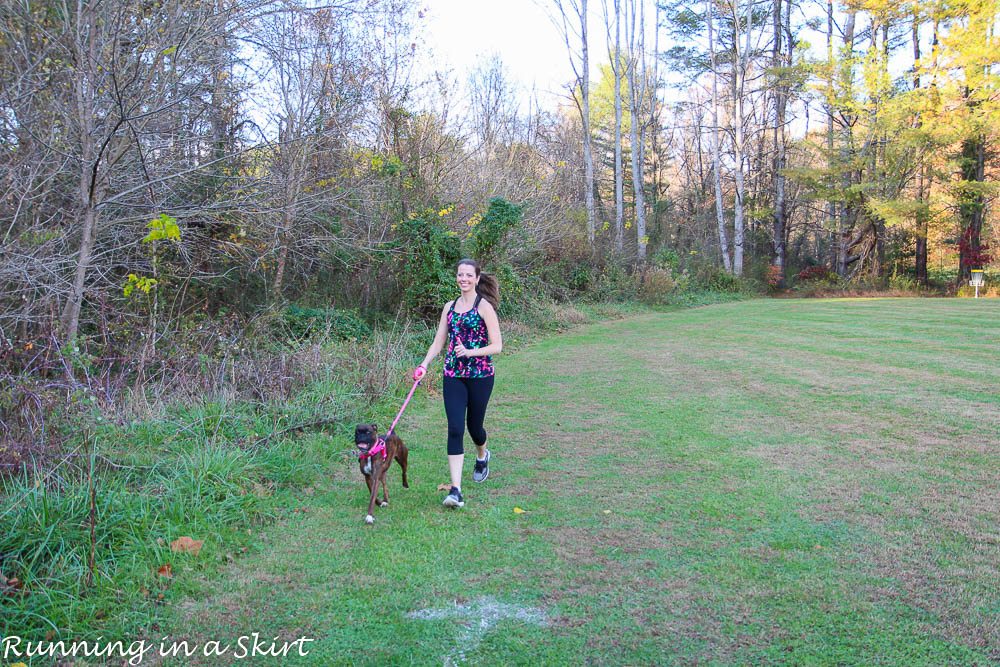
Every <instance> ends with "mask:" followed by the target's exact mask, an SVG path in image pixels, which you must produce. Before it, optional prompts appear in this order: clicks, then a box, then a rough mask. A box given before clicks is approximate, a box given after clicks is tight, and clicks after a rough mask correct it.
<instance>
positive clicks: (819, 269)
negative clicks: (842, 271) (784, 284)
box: [795, 264, 838, 283]
mask: <svg viewBox="0 0 1000 667" xmlns="http://www.w3.org/2000/svg"><path fill="white" fill-rule="evenodd" d="M837 278H838V276H837V274H836V273H834V272H833V271H831V270H830V269H829V268H827V267H825V266H823V265H822V264H817V265H816V266H810V267H807V268H805V269H802V270H801V271H799V272H798V274H797V275H796V276H795V280H796V282H800V283H804V282H809V281H811V280H833V281H836V280H837Z"/></svg>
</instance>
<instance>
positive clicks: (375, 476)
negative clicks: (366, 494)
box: [365, 461, 382, 524]
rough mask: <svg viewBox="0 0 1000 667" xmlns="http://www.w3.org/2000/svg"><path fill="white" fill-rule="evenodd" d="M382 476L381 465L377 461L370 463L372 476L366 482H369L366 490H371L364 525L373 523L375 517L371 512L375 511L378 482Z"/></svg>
mask: <svg viewBox="0 0 1000 667" xmlns="http://www.w3.org/2000/svg"><path fill="white" fill-rule="evenodd" d="M381 476H382V463H381V462H379V461H372V475H371V479H370V480H368V479H367V478H366V481H368V482H369V484H368V488H369V489H371V493H372V495H371V498H370V499H369V500H368V514H367V515H366V516H365V523H367V524H372V523H375V516H374V515H373V514H372V512H373V511H374V510H375V496H377V495H378V480H379V478H380V477H381Z"/></svg>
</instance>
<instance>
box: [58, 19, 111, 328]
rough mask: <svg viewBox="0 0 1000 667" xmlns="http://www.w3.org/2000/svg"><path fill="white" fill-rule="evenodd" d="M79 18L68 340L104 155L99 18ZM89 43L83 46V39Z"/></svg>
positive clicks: (75, 322) (90, 247)
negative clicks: (98, 110)
mask: <svg viewBox="0 0 1000 667" xmlns="http://www.w3.org/2000/svg"><path fill="white" fill-rule="evenodd" d="M78 11H79V14H78V15H77V16H76V17H75V18H76V21H77V25H76V26H75V28H76V30H75V34H76V36H77V39H76V40H74V50H75V52H76V53H75V55H76V61H77V70H78V74H77V76H76V77H75V78H74V91H73V92H74V97H75V100H74V101H75V103H76V116H77V122H79V124H80V127H79V137H78V141H79V148H80V173H79V179H78V181H77V197H78V204H79V211H80V219H81V225H82V228H81V233H80V246H79V250H78V251H77V255H76V268H75V270H74V272H73V284H72V287H71V289H70V294H69V298H68V299H67V300H66V304H65V306H64V308H63V312H62V317H61V318H60V324H61V325H62V330H63V331H62V333H63V336H64V337H65V340H67V341H69V340H72V339H73V338H75V337H76V335H77V333H78V332H79V330H80V310H81V308H82V307H83V297H84V291H85V288H86V284H87V272H88V270H89V269H90V263H91V261H92V259H93V256H94V245H95V244H96V242H97V223H98V212H97V208H96V207H95V205H94V204H95V195H96V194H97V189H98V183H97V180H98V178H100V160H101V155H100V152H99V150H98V148H97V146H96V144H95V139H94V131H95V119H94V113H95V110H94V104H95V100H94V98H95V95H96V86H97V83H96V81H95V78H96V77H95V74H96V72H95V64H96V62H97V31H98V27H97V17H96V16H95V15H94V8H93V7H92V6H90V5H89V3H88V4H81V5H80V7H79V9H78ZM81 37H82V38H83V39H85V40H86V42H85V43H81V41H80V39H79V38H81Z"/></svg>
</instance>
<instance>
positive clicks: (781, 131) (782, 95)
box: [771, 0, 792, 287]
mask: <svg viewBox="0 0 1000 667" xmlns="http://www.w3.org/2000/svg"><path fill="white" fill-rule="evenodd" d="M790 13H791V12H790V11H789V14H790ZM773 18H774V56H773V59H772V60H773V66H774V68H775V71H776V72H777V71H779V68H780V67H781V66H782V65H783V64H785V65H790V64H791V51H792V45H791V43H789V44H788V53H787V54H782V41H783V40H782V33H783V31H784V26H783V21H782V10H781V0H774V17H773ZM779 77H780V78H779V82H778V84H777V85H776V86H775V94H774V106H775V109H774V226H773V230H772V242H773V244H774V256H773V259H772V262H771V263H772V265H773V266H774V267H775V268H776V269H777V270H778V276H779V278H778V281H779V282H778V286H779V287H784V286H785V255H786V250H785V237H786V225H787V223H786V220H785V176H784V174H782V170H783V169H784V168H785V108H786V106H787V103H788V86H787V85H786V84H785V83H784V82H782V81H781V79H783V78H784V77H783V76H781V75H779Z"/></svg>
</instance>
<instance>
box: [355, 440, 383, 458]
mask: <svg viewBox="0 0 1000 667" xmlns="http://www.w3.org/2000/svg"><path fill="white" fill-rule="evenodd" d="M379 452H381V453H382V460H383V461H385V457H386V455H387V454H388V452H386V450H385V440H383V439H382V438H376V439H375V444H374V445H373V446H372V448H371V449H369V450H367V451H360V450H359V451H358V460H359V461H364V460H365V459H370V458H371V457H373V456H375V455H376V454H378V453H379Z"/></svg>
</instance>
